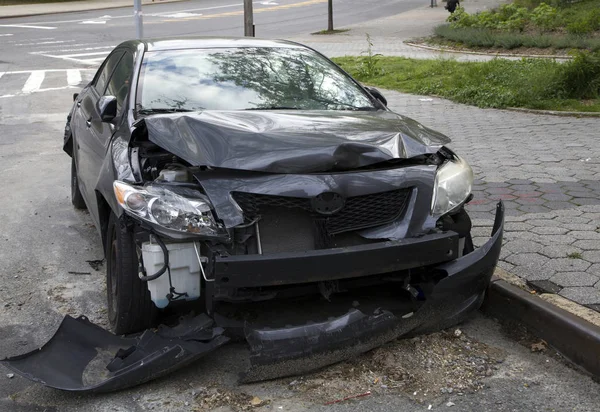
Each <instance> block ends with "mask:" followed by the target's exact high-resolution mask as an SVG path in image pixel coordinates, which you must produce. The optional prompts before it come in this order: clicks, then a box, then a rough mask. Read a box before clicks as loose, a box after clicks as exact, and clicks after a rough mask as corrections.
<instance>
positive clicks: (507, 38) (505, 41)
mask: <svg viewBox="0 0 600 412" xmlns="http://www.w3.org/2000/svg"><path fill="white" fill-rule="evenodd" d="M522 45H523V38H522V36H519V35H516V34H512V33H502V34H499V35H498V36H496V39H495V41H494V46H495V47H500V48H503V49H507V50H511V49H516V48H517V47H521V46H522Z"/></svg>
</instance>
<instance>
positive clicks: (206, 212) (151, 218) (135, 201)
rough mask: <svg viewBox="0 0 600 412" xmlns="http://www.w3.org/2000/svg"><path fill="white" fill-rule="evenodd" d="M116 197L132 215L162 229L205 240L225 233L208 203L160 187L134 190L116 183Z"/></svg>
mask: <svg viewBox="0 0 600 412" xmlns="http://www.w3.org/2000/svg"><path fill="white" fill-rule="evenodd" d="M113 189H114V191H115V196H116V198H117V201H118V202H119V204H120V205H121V207H122V208H123V209H124V210H125V212H127V213H128V214H129V215H131V216H134V217H137V218H139V219H141V220H144V221H146V222H149V223H152V224H154V225H158V226H160V227H163V228H166V229H170V230H176V231H179V232H185V233H191V234H195V235H202V236H218V235H220V234H222V233H223V229H222V227H220V226H219V225H218V224H217V222H215V219H214V217H213V215H212V213H211V211H210V209H211V207H210V204H209V203H208V201H206V200H203V199H190V198H187V197H183V196H180V195H178V194H177V193H174V192H172V191H170V190H168V189H165V188H164V187H160V186H152V185H148V186H144V187H140V186H133V185H129V184H127V183H123V182H120V181H118V180H115V181H114V183H113Z"/></svg>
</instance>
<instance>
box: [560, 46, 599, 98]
mask: <svg viewBox="0 0 600 412" xmlns="http://www.w3.org/2000/svg"><path fill="white" fill-rule="evenodd" d="M561 68H562V70H561V73H560V81H559V83H560V86H561V87H560V89H561V91H562V92H563V93H564V97H567V98H574V99H597V98H598V97H600V52H595V53H589V52H578V53H577V54H576V55H575V57H574V59H573V60H571V61H569V62H566V63H564V64H563V65H562V67H561Z"/></svg>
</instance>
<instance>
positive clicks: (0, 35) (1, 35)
mask: <svg viewBox="0 0 600 412" xmlns="http://www.w3.org/2000/svg"><path fill="white" fill-rule="evenodd" d="M8 36H12V34H10V33H6V34H0V37H8Z"/></svg>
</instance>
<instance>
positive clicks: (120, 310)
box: [106, 213, 156, 335]
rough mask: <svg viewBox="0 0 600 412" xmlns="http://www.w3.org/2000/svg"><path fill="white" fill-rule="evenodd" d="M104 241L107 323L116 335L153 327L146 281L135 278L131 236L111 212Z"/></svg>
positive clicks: (154, 307)
mask: <svg viewBox="0 0 600 412" xmlns="http://www.w3.org/2000/svg"><path fill="white" fill-rule="evenodd" d="M107 229H108V230H107V234H106V236H107V241H106V248H107V251H106V252H107V253H106V261H107V265H106V293H107V300H108V320H109V322H110V325H111V328H112V329H113V331H114V333H115V334H117V335H122V334H127V333H133V332H139V331H142V330H144V329H148V328H150V327H152V326H153V323H154V319H155V317H156V306H155V305H154V303H153V302H152V300H151V299H150V292H149V291H148V287H147V285H146V283H145V282H142V281H141V280H140V278H139V277H138V258H137V252H136V245H135V241H134V238H133V233H132V232H131V230H129V229H128V228H127V227H126V226H125V225H124V224H122V222H120V221H119V219H118V218H117V216H115V214H114V213H111V214H110V219H109V222H108V228H107Z"/></svg>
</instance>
